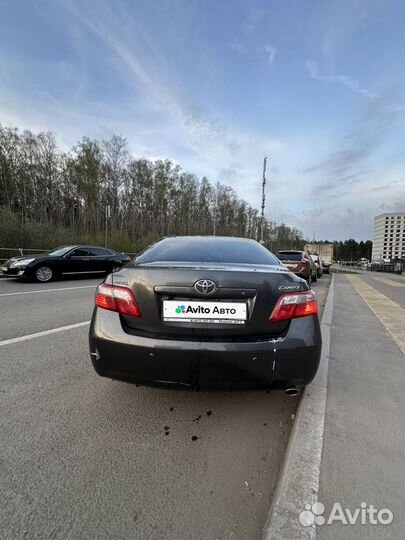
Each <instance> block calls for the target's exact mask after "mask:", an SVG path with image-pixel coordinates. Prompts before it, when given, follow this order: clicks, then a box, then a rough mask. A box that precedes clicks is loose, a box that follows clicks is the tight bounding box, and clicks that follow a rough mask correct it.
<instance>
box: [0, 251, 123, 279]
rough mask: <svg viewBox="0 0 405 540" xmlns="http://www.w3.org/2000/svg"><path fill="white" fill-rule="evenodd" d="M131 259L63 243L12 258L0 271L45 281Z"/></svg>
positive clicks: (108, 267)
mask: <svg viewBox="0 0 405 540" xmlns="http://www.w3.org/2000/svg"><path fill="white" fill-rule="evenodd" d="M130 260H131V257H128V255H123V254H122V253H117V252H116V251H114V250H112V249H107V248H101V247H96V246H64V247H59V248H56V249H54V250H52V251H49V253H42V254H41V255H26V256H24V257H13V258H12V259H9V260H8V261H6V262H5V263H4V265H3V267H2V270H3V273H4V274H7V275H9V276H16V277H20V278H34V279H36V280H37V281H41V282H47V281H51V280H52V279H55V278H57V277H60V276H67V275H75V274H102V273H104V274H105V273H110V272H112V271H114V270H118V269H120V268H121V267H122V266H123V265H124V264H126V263H127V262H128V261H130Z"/></svg>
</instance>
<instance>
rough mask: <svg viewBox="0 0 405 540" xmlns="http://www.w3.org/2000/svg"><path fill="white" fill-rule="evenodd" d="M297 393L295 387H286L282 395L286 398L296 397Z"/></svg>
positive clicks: (297, 390)
mask: <svg viewBox="0 0 405 540" xmlns="http://www.w3.org/2000/svg"><path fill="white" fill-rule="evenodd" d="M298 392H299V389H298V388H297V387H296V386H295V385H291V386H287V387H286V388H284V393H285V394H286V395H287V396H296V395H297V394H298Z"/></svg>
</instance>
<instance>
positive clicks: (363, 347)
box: [303, 275, 405, 540]
mask: <svg viewBox="0 0 405 540" xmlns="http://www.w3.org/2000/svg"><path fill="white" fill-rule="evenodd" d="M404 332H405V327H404ZM404 382H405V355H404V354H403V352H402V351H401V350H400V348H399V347H398V345H397V344H396V343H395V341H394V340H393V339H392V337H391V335H390V334H389V333H388V332H387V329H386V328H385V327H384V324H383V323H382V322H381V320H379V319H378V318H377V317H376V315H375V314H374V313H373V312H372V311H371V309H370V308H369V306H368V305H367V303H366V301H365V299H363V298H362V296H360V294H358V292H357V291H356V289H355V287H354V286H353V285H352V283H351V281H350V278H348V277H346V276H343V275H336V276H335V295H334V308H333V319H332V329H331V351H330V359H329V377H328V394H327V405H326V417H325V432H324V443H323V453H322V461H321V470H320V485H319V496H318V501H319V502H320V503H322V504H323V505H324V506H325V511H324V513H323V516H322V517H324V518H325V519H328V517H329V516H330V513H331V510H332V508H333V506H334V504H335V503H339V504H340V505H341V507H342V508H343V509H346V508H347V509H350V511H351V512H352V514H353V513H354V512H355V511H356V509H360V511H361V510H362V506H361V503H366V504H367V505H373V506H374V507H375V508H376V509H378V510H381V509H389V510H391V512H393V515H394V518H393V521H392V523H391V524H387V525H382V524H374V525H372V524H370V523H369V519H368V518H367V520H366V521H367V523H366V524H361V514H360V515H359V517H358V519H357V522H356V524H354V525H350V524H348V525H344V524H342V522H341V521H342V520H341V521H340V522H339V521H335V522H334V523H332V524H329V525H328V524H323V525H321V526H318V527H317V530H316V533H317V537H318V538H319V539H320V540H352V539H353V540H354V539H362V538H367V539H369V540H374V539H380V538H381V539H383V540H389V539H391V538H392V539H398V538H404V536H405V532H404V531H405V522H404V506H405V439H404V433H405V399H404ZM363 506H364V505H363ZM321 509H322V508H321ZM303 510H304V509H303ZM363 515H364V513H363ZM385 518H387V514H384V519H385ZM320 522H321V523H322V519H321V520H320Z"/></svg>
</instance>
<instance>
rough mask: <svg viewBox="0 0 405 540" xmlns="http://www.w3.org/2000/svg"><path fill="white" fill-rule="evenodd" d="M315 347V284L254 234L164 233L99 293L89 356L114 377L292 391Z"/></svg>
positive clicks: (306, 375)
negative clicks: (255, 237) (296, 271)
mask: <svg viewBox="0 0 405 540" xmlns="http://www.w3.org/2000/svg"><path fill="white" fill-rule="evenodd" d="M320 353H321V333H320V327H319V320H318V305H317V301H316V297H315V293H314V291H313V290H311V288H310V286H309V285H308V284H307V283H306V282H305V281H304V280H303V279H301V278H299V277H297V276H295V275H294V274H293V273H292V272H290V271H289V270H288V269H287V268H286V267H285V266H284V265H283V264H281V263H280V261H279V260H278V259H277V258H276V257H275V256H274V255H273V254H272V253H271V252H270V251H268V250H267V249H266V248H265V247H263V246H262V245H261V244H259V243H258V242H256V241H255V240H250V239H246V238H233V237H216V236H177V237H170V238H164V239H163V240H160V241H159V242H157V243H155V244H153V245H152V246H149V247H148V248H146V249H145V250H144V251H143V252H142V253H141V254H139V255H138V256H137V257H135V258H134V260H133V261H132V262H131V263H129V264H128V265H127V266H126V267H125V268H123V269H121V270H119V271H118V272H115V273H112V274H110V275H109V276H108V277H107V278H106V279H105V281H104V283H102V284H101V285H99V287H98V289H97V292H96V296H95V308H94V312H93V317H92V321H91V326H90V355H91V359H92V362H93V366H94V368H95V370H96V372H97V373H98V374H99V375H102V376H104V377H109V378H111V379H119V380H123V381H128V382H133V383H137V384H141V385H153V386H163V387H173V388H192V389H197V390H204V389H218V390H220V389H223V390H230V389H235V390H237V389H254V388H269V387H271V386H278V387H280V386H281V387H283V388H284V389H285V390H286V392H287V393H291V394H293V393H296V389H297V387H299V386H302V385H305V384H307V383H309V382H310V381H311V380H312V379H313V377H314V376H315V373H316V371H317V369H318V364H319V358H320Z"/></svg>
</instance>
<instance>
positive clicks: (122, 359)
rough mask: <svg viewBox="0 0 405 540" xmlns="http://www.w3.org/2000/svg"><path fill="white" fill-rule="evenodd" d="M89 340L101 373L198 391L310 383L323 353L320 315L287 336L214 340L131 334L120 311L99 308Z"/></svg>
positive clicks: (300, 322)
mask: <svg viewBox="0 0 405 540" xmlns="http://www.w3.org/2000/svg"><path fill="white" fill-rule="evenodd" d="M89 340H90V354H91V359H92V362H93V366H94V369H95V370H96V372H97V373H98V374H99V375H102V376H105V377H109V378H112V379H118V380H124V381H128V382H133V383H137V384H142V385H148V386H163V387H175V388H190V389H197V390H204V389H217V390H232V389H235V390H236V389H241V390H242V389H255V388H269V387H270V386H272V385H280V386H285V385H287V384H296V385H302V384H307V383H309V382H310V381H311V380H312V379H313V377H314V376H315V374H316V371H317V369H318V365H319V359H320V353H321V334H320V328H319V321H318V317H317V316H311V317H303V318H301V319H294V320H293V321H291V323H290V326H289V329H288V332H287V334H286V335H285V336H284V337H283V338H278V339H271V338H269V339H264V340H260V341H237V342H236V341H234V342H228V341H222V342H221V341H216V342H212V341H189V340H180V339H159V338H154V337H153V338H152V337H144V336H136V335H132V334H128V333H126V332H125V331H124V330H123V328H122V325H121V321H120V317H119V315H118V314H117V313H114V312H111V311H106V310H103V309H97V308H96V309H95V310H94V313H93V317H92V321H91V326H90V334H89Z"/></svg>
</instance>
